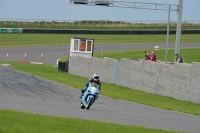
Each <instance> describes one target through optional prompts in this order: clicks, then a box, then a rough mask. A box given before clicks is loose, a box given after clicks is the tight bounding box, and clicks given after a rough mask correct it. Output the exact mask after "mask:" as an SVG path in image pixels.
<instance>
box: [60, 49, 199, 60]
mask: <svg viewBox="0 0 200 133" xmlns="http://www.w3.org/2000/svg"><path fill="white" fill-rule="evenodd" d="M144 51H147V52H149V53H150V52H151V51H152V50H151V49H144V50H119V51H109V52H103V53H102V58H104V57H109V58H113V59H117V60H120V59H121V58H128V59H143V58H144V54H143V53H144ZM199 52H200V48H187V49H181V50H180V55H181V57H182V58H183V60H184V63H192V62H200V54H199ZM155 53H156V55H157V60H159V61H163V62H164V61H165V49H160V50H158V51H155ZM94 57H98V58H100V53H94ZM68 58H69V57H68V56H66V57H62V58H60V60H59V61H66V60H68ZM168 61H169V62H173V61H174V49H169V51H168Z"/></svg>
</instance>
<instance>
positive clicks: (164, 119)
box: [0, 66, 200, 133]
mask: <svg viewBox="0 0 200 133" xmlns="http://www.w3.org/2000/svg"><path fill="white" fill-rule="evenodd" d="M102 89H106V88H102ZM79 96H80V90H78V89H75V88H72V87H68V86H65V85H62V84H59V83H55V82H52V81H49V80H46V79H42V78H39V77H36V76H33V75H29V74H26V73H23V72H19V71H17V70H14V69H12V68H9V67H7V66H0V108H4V109H13V110H19V111H25V112H32V113H40V114H48V115H55V116H67V117H75V118H84V119H92V120H101V121H107V122H114V123H120V124H127V125H138V126H145V127H151V128H161V129H169V130H175V131H192V132H193V133H199V131H200V126H199V123H200V117H199V116H194V115H189V114H184V113H178V112H173V111H167V110H163V109H159V108H154V107H149V106H145V105H141V104H137V103H132V102H127V101H123V100H116V99H111V98H108V97H104V96H99V98H98V100H97V101H96V103H95V104H94V105H92V106H91V109H90V110H82V109H80V107H79V105H80V98H79Z"/></svg>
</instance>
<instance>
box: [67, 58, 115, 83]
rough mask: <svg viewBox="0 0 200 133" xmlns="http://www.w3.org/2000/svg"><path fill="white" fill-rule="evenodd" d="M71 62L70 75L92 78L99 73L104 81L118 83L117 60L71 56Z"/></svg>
mask: <svg viewBox="0 0 200 133" xmlns="http://www.w3.org/2000/svg"><path fill="white" fill-rule="evenodd" d="M69 62H70V63H69V73H70V74H73V75H77V76H81V77H87V78H92V75H93V74H94V73H96V72H97V73H99V75H100V76H101V80H102V81H104V82H107V83H116V71H117V67H116V64H117V60H114V59H100V58H85V57H80V56H76V57H74V56H70V60H69Z"/></svg>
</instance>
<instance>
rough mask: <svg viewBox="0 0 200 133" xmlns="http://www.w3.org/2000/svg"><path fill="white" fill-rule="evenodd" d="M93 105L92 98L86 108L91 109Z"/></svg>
mask: <svg viewBox="0 0 200 133" xmlns="http://www.w3.org/2000/svg"><path fill="white" fill-rule="evenodd" d="M91 105H92V99H91V98H90V99H89V101H88V106H87V107H86V109H90V106H91Z"/></svg>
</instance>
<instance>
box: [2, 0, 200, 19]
mask: <svg viewBox="0 0 200 133" xmlns="http://www.w3.org/2000/svg"><path fill="white" fill-rule="evenodd" d="M69 1H70V0H0V18H16V19H51V20H120V21H137V20H138V21H146V20H147V21H154V20H167V14H168V13H167V12H166V11H155V10H138V9H125V8H108V7H99V6H82V5H81V6H80V5H72V4H69ZM126 1H134V2H151V3H154V2H155V3H166V4H178V0H126ZM199 13H200V0H184V5H183V20H199V21H200V15H199ZM171 20H177V14H176V12H171Z"/></svg>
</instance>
